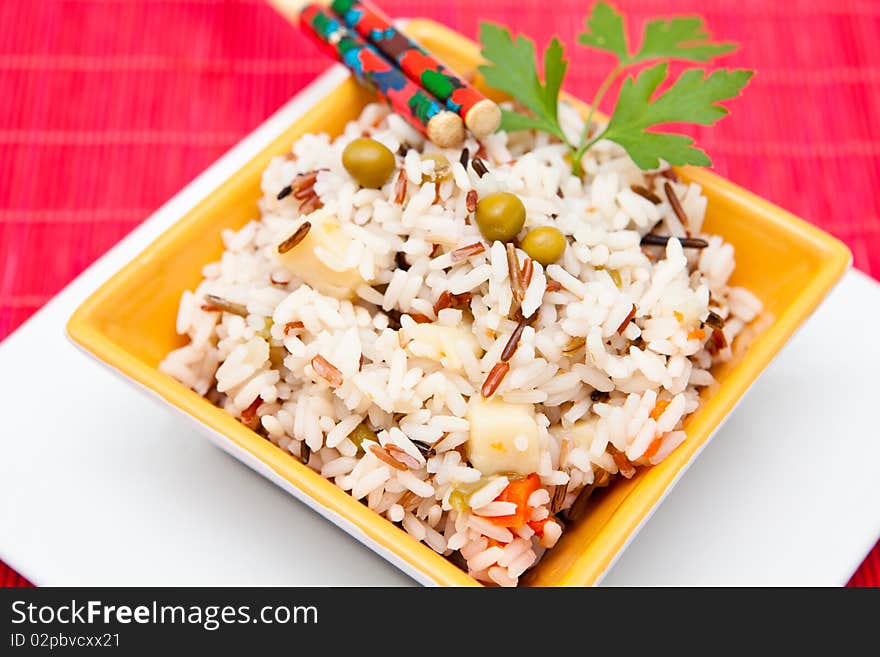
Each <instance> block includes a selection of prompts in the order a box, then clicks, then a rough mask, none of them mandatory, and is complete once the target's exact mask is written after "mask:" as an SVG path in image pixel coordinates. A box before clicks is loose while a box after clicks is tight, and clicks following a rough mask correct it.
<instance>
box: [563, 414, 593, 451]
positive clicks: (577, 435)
mask: <svg viewBox="0 0 880 657" xmlns="http://www.w3.org/2000/svg"><path fill="white" fill-rule="evenodd" d="M598 425H599V421H598V420H597V419H596V418H593V419H591V420H581V421H580V422H575V423H574V424H573V425H572V426H571V427H570V428H568V429H563V430H561V431H560V435H561V436H562V437H563V438H567V439H568V440H570V441H571V442H572V443H573V444H574V446H575V447H580V448H582V449H584V450H586V451H587V452H589V451H590V446H591V445H592V444H593V438H595V436H596V427H597V426H598Z"/></svg>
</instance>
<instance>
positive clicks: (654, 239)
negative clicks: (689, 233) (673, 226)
mask: <svg viewBox="0 0 880 657" xmlns="http://www.w3.org/2000/svg"><path fill="white" fill-rule="evenodd" d="M670 239H672V237H671V236H669V235H654V234H653V233H648V234H647V235H645V236H643V237H642V246H666V245H667V244H669V240H670ZM677 239H678V241H679V242H681V246H682V247H683V248H685V249H705V248H706V247H707V246H709V242H707V241H706V240H704V239H700V238H699V237H679V238H677Z"/></svg>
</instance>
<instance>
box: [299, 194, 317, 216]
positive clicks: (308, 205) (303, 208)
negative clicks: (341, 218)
mask: <svg viewBox="0 0 880 657" xmlns="http://www.w3.org/2000/svg"><path fill="white" fill-rule="evenodd" d="M320 207H323V203H321V197H320V196H318V195H317V194H315V195H314V196H311V197H309V198H308V199H306V201H305V202H304V203H303V204H302V205H300V206H299V211H300V213H301V214H311V213H312V212H314V211H315V210H317V209H318V208H320Z"/></svg>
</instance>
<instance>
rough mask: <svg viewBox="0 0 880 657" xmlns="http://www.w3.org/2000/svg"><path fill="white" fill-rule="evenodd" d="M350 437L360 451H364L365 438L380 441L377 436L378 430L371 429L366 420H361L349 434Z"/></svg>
mask: <svg viewBox="0 0 880 657" xmlns="http://www.w3.org/2000/svg"><path fill="white" fill-rule="evenodd" d="M348 439H349V440H350V441H351V442H353V443H354V444H355V447H357V448H358V452H363V451H364V448H363V446H362V443H363V442H364V441H365V440H372V441H375V442H379V439H378V438H377V437H376V432H375V431H373V430H372V429H370V427H368V426H367V424H366V422H361V423H360V424H359V425H357V426H356V427H355V428H354V430H353V431H352V432H351V433H350V434H348Z"/></svg>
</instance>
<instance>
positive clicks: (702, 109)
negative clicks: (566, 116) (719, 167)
mask: <svg viewBox="0 0 880 657" xmlns="http://www.w3.org/2000/svg"><path fill="white" fill-rule="evenodd" d="M667 72H668V65H667V64H666V63H662V64H657V65H656V66H653V67H651V68H648V69H646V70H644V71H642V72H641V73H640V74H639V76H638V77H637V78H636V79H635V80H633V79H632V78H628V79H626V80H625V81H624V83H623V85H622V87H621V89H620V94H619V96H618V98H617V105H616V107H615V108H614V113H613V114H612V115H611V120H610V121H609V122H608V126H607V128H606V130H605V132H604V133H602V135H601V137H602V138H603V139H608V140H610V141H613V142H616V143H618V144H620V145H621V146H623V147H624V148H625V149H626V151H627V153H628V154H629V156H630V157H631V158H632V159H633V161H634V162H635V163H636V164H637V165H638V166H639V167H641V168H642V169H655V168H657V167H658V166H660V159H663V160H666V161H667V162H669V163H670V164H673V165H683V164H696V165H699V166H710V165H711V164H712V162H711V161H710V160H709V157H708V156H707V155H706V153H704V152H703V151H702V150H700V149H698V148H695V147H693V146H692V144H693V143H694V141H693V139H691V138H690V137H686V136H684V135H675V134H669V133H657V132H647V129H648V128H651V127H656V126H659V125H663V124H666V123H696V124H699V125H711V124H713V123H715V122H716V121H718V120H719V119H721V118H722V117H724V116H725V115H726V114H727V110H726V109H725V108H724V107H722V106H721V105H719V104H718V103H720V102H721V101H723V100H727V99H730V98H734V97H735V96H738V95H739V92H740V91H741V90H742V88H743V87H744V86H745V85H746V84H747V83H748V81H749V79H750V78H751V77H752V72H751V71H744V70H736V71H724V70H721V71H715V72H714V73H712V74H711V75H709V76H708V77H705V78H704V76H703V71H701V70H698V69H691V70H688V71H685V72H684V73H682V75H681V76H680V77H679V78H678V79H677V80H676V81H675V82H674V83H673V85H672V86H671V87H669V89H667V90H666V91H665V92H664V93H663V94H661V95H660V96H659V97H657V98H656V99H655V100H653V101H652V100H651V98H652V96H653V95H654V92H655V91H656V90H657V88H658V87H659V86H660V84H661V83H662V82H663V80H665V79H666V75H667Z"/></svg>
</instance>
